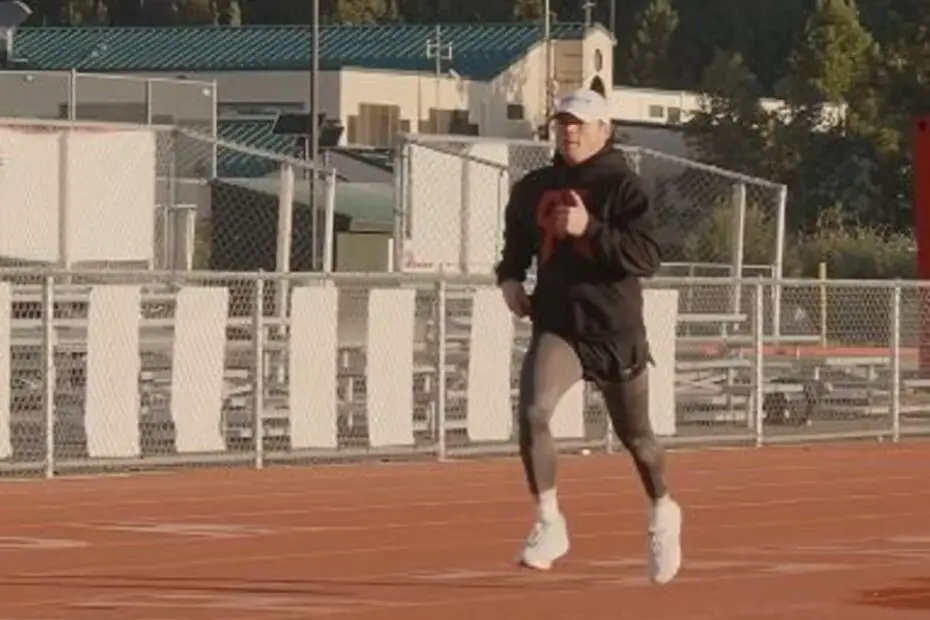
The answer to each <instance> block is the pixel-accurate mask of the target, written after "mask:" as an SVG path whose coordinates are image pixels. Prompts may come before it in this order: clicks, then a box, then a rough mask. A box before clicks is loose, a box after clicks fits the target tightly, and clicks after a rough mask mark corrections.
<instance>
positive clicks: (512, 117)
mask: <svg viewBox="0 0 930 620" xmlns="http://www.w3.org/2000/svg"><path fill="white" fill-rule="evenodd" d="M523 118H524V111H523V106H522V105H520V104H519V103H508V104H507V120H508V121H522V120H523Z"/></svg>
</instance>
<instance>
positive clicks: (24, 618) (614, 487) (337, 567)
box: [0, 442, 930, 620]
mask: <svg viewBox="0 0 930 620" xmlns="http://www.w3.org/2000/svg"><path fill="white" fill-rule="evenodd" d="M928 462H930V443H925V442H908V443H904V444H900V445H890V444H882V445H879V444H877V443H876V444H870V443H859V444H845V445H817V446H815V447H810V448H804V447H783V448H777V447H773V448H764V449H761V450H759V449H750V448H747V449H734V450H722V451H695V452H675V453H672V454H670V456H669V466H670V480H671V482H672V484H673V485H674V488H675V489H676V492H677V495H678V498H679V500H680V501H681V502H682V504H683V505H684V508H685V511H686V512H685V517H686V521H685V545H686V548H685V552H686V558H685V566H684V569H683V571H682V573H681V575H680V577H679V579H678V580H676V581H675V582H674V583H672V584H670V585H668V586H665V587H657V586H652V585H649V584H648V583H647V582H646V580H645V578H644V561H643V560H644V551H645V536H644V527H645V510H644V508H645V502H644V501H643V499H642V496H641V494H640V491H639V488H638V486H637V483H636V482H635V479H634V478H633V476H632V469H631V467H630V465H629V463H628V461H627V460H626V457H625V456H623V455H615V456H589V457H580V456H574V457H563V459H562V469H561V490H560V495H561V496H562V497H563V503H564V508H565V510H566V512H567V515H568V517H569V526H570V527H571V530H572V532H573V543H574V547H573V550H572V553H571V554H570V555H569V556H568V557H567V558H566V559H565V560H564V561H563V562H562V563H560V564H559V565H558V566H557V567H556V569H555V570H553V571H551V572H549V573H535V572H530V571H526V570H521V569H517V568H516V567H514V566H513V565H512V563H511V559H512V558H513V556H514V554H515V552H516V550H517V548H518V546H519V543H520V540H521V539H522V537H523V536H524V535H525V534H526V532H527V529H528V527H529V525H530V518H531V516H532V512H531V509H530V506H529V505H528V502H527V500H526V498H525V495H524V491H523V486H522V477H521V472H520V469H519V464H518V461H517V460H516V459H508V460H488V461H470V462H459V463H445V464H401V465H396V464H395V465H352V466H327V467H316V468H310V467H301V468H296V467H295V468H269V469H266V470H264V471H246V470H235V471H232V470H230V471H218V470H210V471H206V470H205V471H193V472H184V473H169V474H152V475H142V474H139V475H134V476H131V477H121V478H120V477H112V478H85V479H58V480H53V481H49V482H24V483H13V482H10V483H0V492H2V494H3V495H2V504H0V620H116V619H119V620H182V619H185V620H203V619H211V620H219V619H224V620H296V619H301V620H315V619H316V618H334V619H335V620H401V619H403V620H421V619H422V620H427V619H428V620H435V619H436V618H442V619H443V620H454V619H459V618H461V619H466V620H475V619H476V618H480V619H481V620H490V619H500V620H512V619H514V618H517V619H519V618H533V619H534V620H541V619H553V620H577V619H581V618H584V619H585V620H596V619H602V618H603V619H605V620H608V619H609V620H615V619H616V618H619V617H629V618H636V619H637V620H680V619H683V618H687V619H693V620H711V619H713V620H738V619H739V620H750V619H752V620H755V619H759V620H762V619H764V620H782V619H790V620H831V619H835V620H886V619H887V620H891V619H898V618H900V619H905V618H915V617H922V615H921V611H920V610H924V611H923V615H926V613H927V611H926V610H930V578H928V576H930V487H928V485H927V484H926V480H927V471H928V469H927V463H928Z"/></svg>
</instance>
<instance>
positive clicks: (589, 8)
mask: <svg viewBox="0 0 930 620" xmlns="http://www.w3.org/2000/svg"><path fill="white" fill-rule="evenodd" d="M596 7H597V4H596V3H595V2H593V1H592V0H587V1H586V2H585V3H584V4H582V5H581V8H582V9H584V27H585V28H590V27H591V26H592V25H593V24H594V18H593V12H594V9H595V8H596Z"/></svg>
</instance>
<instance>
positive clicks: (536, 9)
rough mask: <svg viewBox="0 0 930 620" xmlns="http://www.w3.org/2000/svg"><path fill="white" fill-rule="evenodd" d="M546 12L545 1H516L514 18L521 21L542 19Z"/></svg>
mask: <svg viewBox="0 0 930 620" xmlns="http://www.w3.org/2000/svg"><path fill="white" fill-rule="evenodd" d="M545 10H546V8H545V2H544V0H515V1H514V3H513V12H512V14H513V18H514V19H516V20H518V21H520V20H528V19H540V18H541V17H543V12H544V11H545Z"/></svg>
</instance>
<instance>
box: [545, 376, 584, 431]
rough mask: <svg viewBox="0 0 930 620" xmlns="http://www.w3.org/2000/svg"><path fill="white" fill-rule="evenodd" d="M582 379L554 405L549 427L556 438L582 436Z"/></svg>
mask: <svg viewBox="0 0 930 620" xmlns="http://www.w3.org/2000/svg"><path fill="white" fill-rule="evenodd" d="M584 390H585V384H584V381H579V382H578V383H576V384H575V385H573V386H572V387H571V388H569V390H568V392H566V393H565V395H564V396H563V397H562V399H561V400H560V401H559V404H558V405H556V407H555V414H554V415H553V417H552V423H551V424H550V425H549V428H550V429H551V430H552V436H553V437H555V438H556V439H582V438H584Z"/></svg>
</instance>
